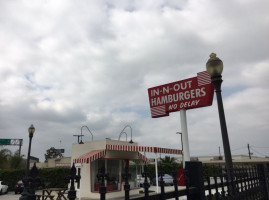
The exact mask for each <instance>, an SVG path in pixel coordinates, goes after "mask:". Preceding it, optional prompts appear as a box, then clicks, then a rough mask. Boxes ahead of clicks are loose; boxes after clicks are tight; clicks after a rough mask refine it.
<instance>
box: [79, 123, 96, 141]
mask: <svg viewBox="0 0 269 200" xmlns="http://www.w3.org/2000/svg"><path fill="white" fill-rule="evenodd" d="M83 127H85V128H87V129H88V131H89V132H90V133H91V135H92V141H93V134H92V132H91V130H90V129H89V128H88V126H82V127H81V132H80V142H79V144H84V143H83V142H82V136H84V135H82V129H83Z"/></svg>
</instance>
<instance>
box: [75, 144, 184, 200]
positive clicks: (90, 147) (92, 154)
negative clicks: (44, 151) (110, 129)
mask: <svg viewBox="0 0 269 200" xmlns="http://www.w3.org/2000/svg"><path fill="white" fill-rule="evenodd" d="M145 152H151V153H155V154H156V155H157V153H166V154H181V153H182V152H181V150H176V149H167V148H159V147H147V146H138V144H137V143H135V142H134V143H128V142H124V141H119V140H111V139H105V140H97V141H91V142H84V143H83V144H79V143H75V144H73V145H72V157H71V162H74V163H75V167H76V168H77V170H78V171H80V174H81V184H80V196H81V197H82V198H83V197H86V198H96V199H98V198H99V197H100V194H99V187H100V182H99V180H98V178H97V176H96V175H97V174H98V171H99V170H100V169H101V168H103V167H104V168H105V172H106V174H107V179H106V190H107V194H106V195H107V197H108V198H110V197H118V196H123V194H124V189H123V185H124V180H123V179H122V176H121V175H122V173H123V169H124V168H125V166H127V167H128V168H129V173H130V174H131V178H130V179H129V183H130V188H131V191H130V194H132V193H138V189H139V182H138V180H137V177H139V176H138V175H140V174H141V173H142V168H143V165H144V163H145V162H149V160H148V159H147V158H146V157H145V156H144V155H143V154H144V153H145Z"/></svg>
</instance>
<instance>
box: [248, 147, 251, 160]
mask: <svg viewBox="0 0 269 200" xmlns="http://www.w3.org/2000/svg"><path fill="white" fill-rule="evenodd" d="M248 156H249V159H251V153H250V149H249V144H248Z"/></svg>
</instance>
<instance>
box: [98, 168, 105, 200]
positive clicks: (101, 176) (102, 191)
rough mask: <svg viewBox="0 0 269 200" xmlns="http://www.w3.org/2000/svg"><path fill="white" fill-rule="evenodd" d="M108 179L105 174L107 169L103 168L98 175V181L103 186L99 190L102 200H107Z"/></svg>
mask: <svg viewBox="0 0 269 200" xmlns="http://www.w3.org/2000/svg"><path fill="white" fill-rule="evenodd" d="M106 178H107V174H106V173H105V168H104V167H102V168H101V169H99V172H98V174H97V179H98V180H99V181H101V185H100V188H99V193H100V200H105V199H106V186H105V179H106Z"/></svg>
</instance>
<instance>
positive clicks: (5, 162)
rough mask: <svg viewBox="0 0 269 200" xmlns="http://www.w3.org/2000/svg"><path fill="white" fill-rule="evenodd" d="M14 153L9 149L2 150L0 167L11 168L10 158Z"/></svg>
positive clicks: (0, 152)
mask: <svg viewBox="0 0 269 200" xmlns="http://www.w3.org/2000/svg"><path fill="white" fill-rule="evenodd" d="M11 155H12V153H11V151H10V150H9V149H1V150H0V169H9V168H10V165H9V158H10V156H11Z"/></svg>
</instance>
